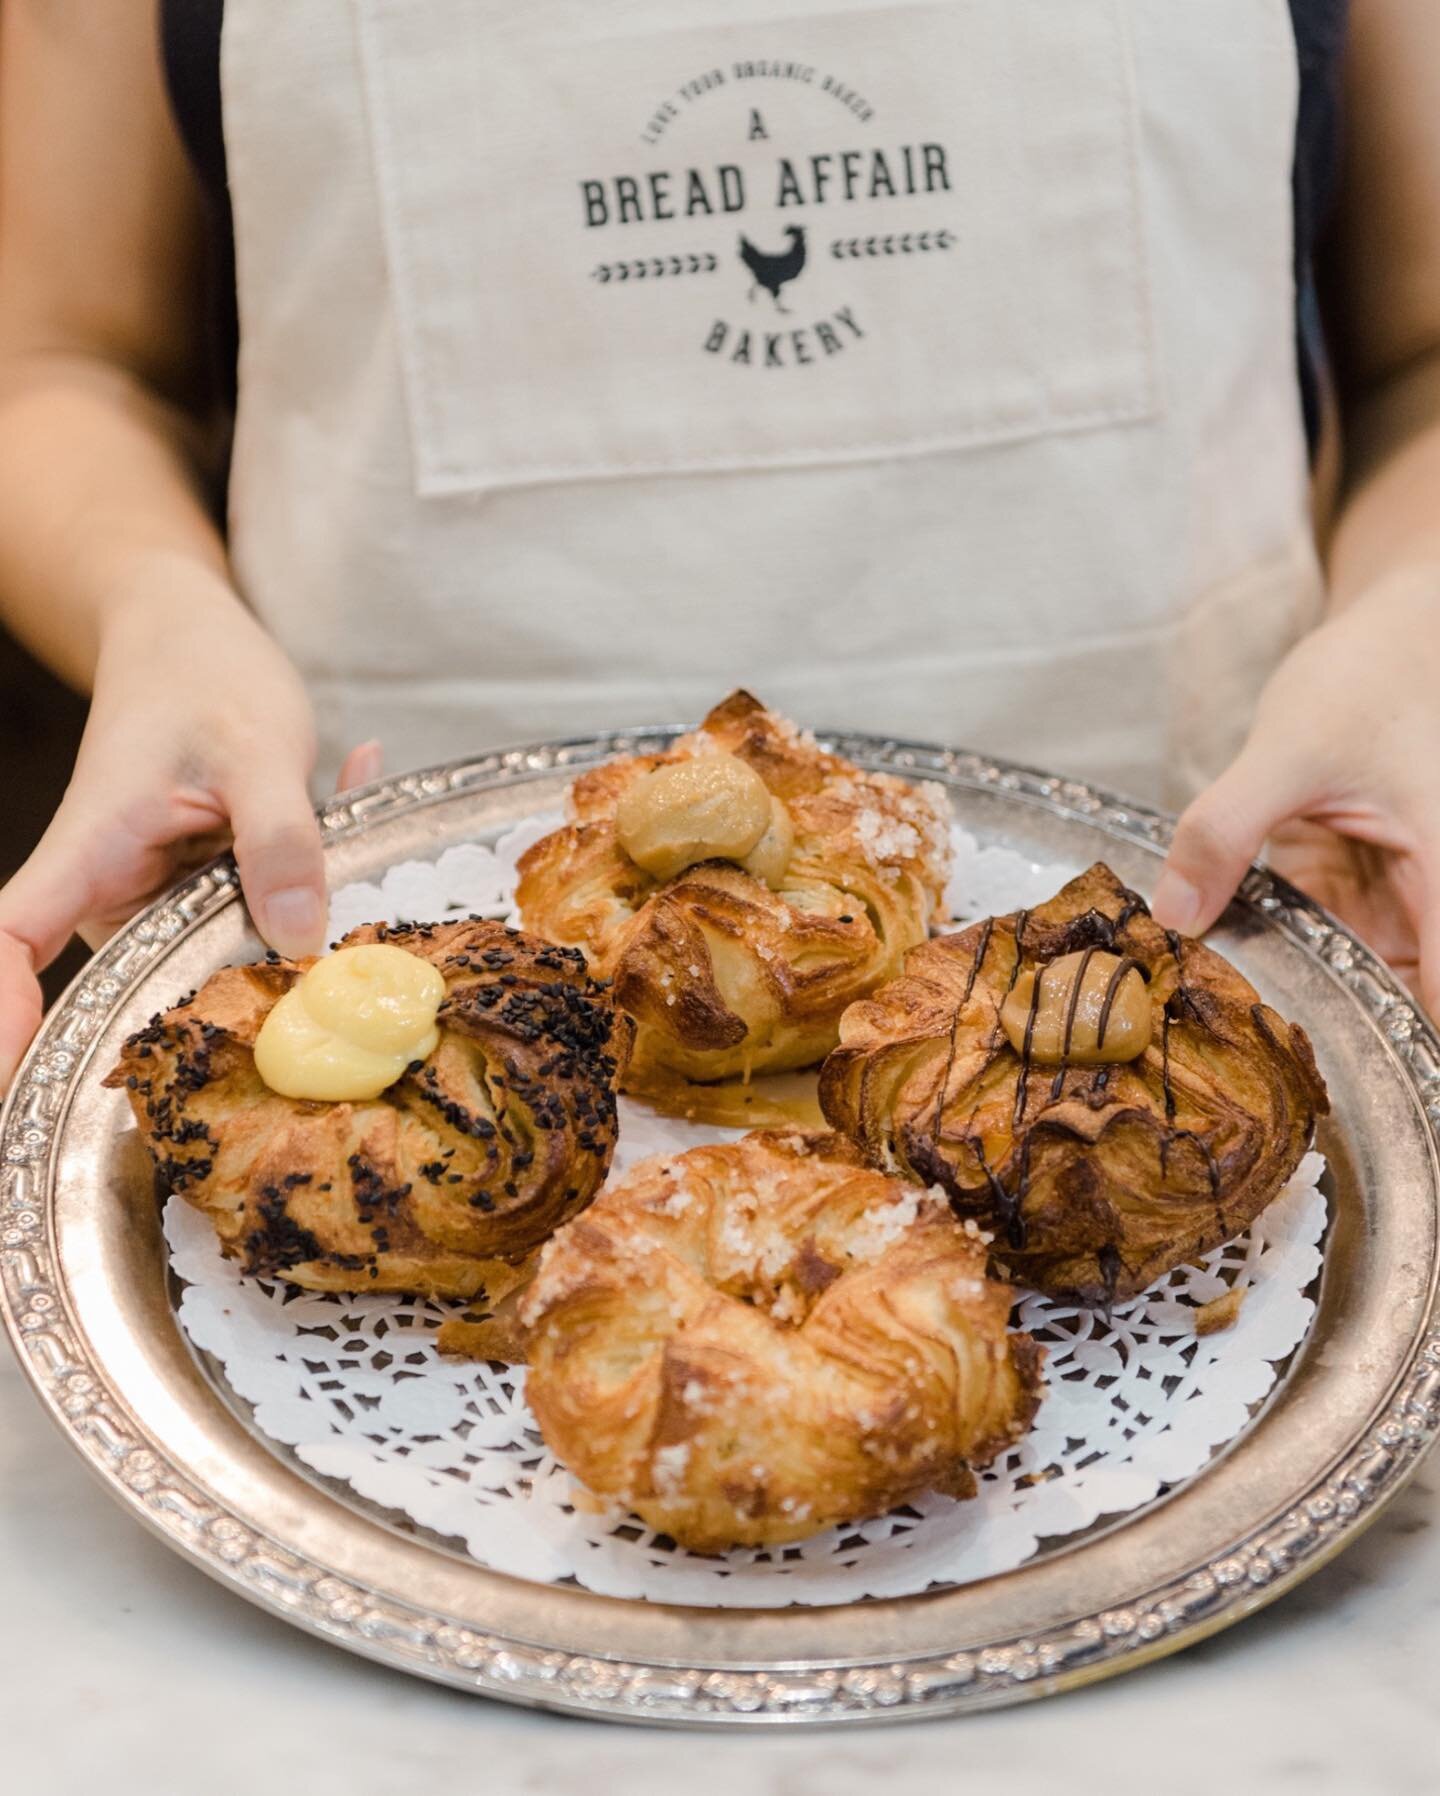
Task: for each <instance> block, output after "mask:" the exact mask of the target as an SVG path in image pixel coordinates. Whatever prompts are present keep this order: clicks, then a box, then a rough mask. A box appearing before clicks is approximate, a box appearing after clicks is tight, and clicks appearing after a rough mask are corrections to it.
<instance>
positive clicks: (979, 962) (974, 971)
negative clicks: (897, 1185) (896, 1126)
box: [930, 917, 995, 1142]
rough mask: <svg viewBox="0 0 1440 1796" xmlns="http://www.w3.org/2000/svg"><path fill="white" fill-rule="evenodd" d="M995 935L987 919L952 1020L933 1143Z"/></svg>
mask: <svg viewBox="0 0 1440 1796" xmlns="http://www.w3.org/2000/svg"><path fill="white" fill-rule="evenodd" d="M994 933H995V919H994V917H986V919H985V926H984V928H983V929H982V930H981V931H980V940H979V942H978V943H977V944H976V947H975V954H974V958H973V959H972V960H971V962H970V972H969V975H968V977H967V978H966V980H965V991H964V995H963V996H962V997H961V999H960V1002H959V1003H958V1004H957V1005H956V1006H955V1014H954V1016H953V1017H951V1019H950V1050H949V1052H948V1053H947V1054H946V1056H945V1071H944V1073H943V1074H942V1075H941V1079H940V1089H939V1090H938V1091H937V1092H936V1093H935V1116H934V1121H933V1125H932V1127H931V1130H930V1139H931V1141H932V1142H938V1141H939V1139H940V1126H941V1123H942V1121H943V1119H944V1115H945V1093H946V1091H947V1090H948V1089H949V1085H950V1075H951V1073H952V1072H953V1071H954V1070H955V1049H956V1044H957V1043H958V1041H959V1038H960V1019H961V1017H962V1016H963V1015H964V1013H965V1006H966V1005H967V1004H968V1003H969V1002H970V994H971V993H972V992H973V991H974V990H975V981H976V979H977V978H978V977H979V974H980V969H981V967H982V966H984V964H985V956H986V955H987V954H988V953H989V952H990V937H991V936H992V935H993V934H994Z"/></svg>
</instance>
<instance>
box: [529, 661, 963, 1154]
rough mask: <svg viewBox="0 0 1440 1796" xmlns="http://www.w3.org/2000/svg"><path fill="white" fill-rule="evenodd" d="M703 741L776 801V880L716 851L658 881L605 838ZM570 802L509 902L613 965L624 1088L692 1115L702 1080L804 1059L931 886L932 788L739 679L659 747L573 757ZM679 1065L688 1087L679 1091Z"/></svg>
mask: <svg viewBox="0 0 1440 1796" xmlns="http://www.w3.org/2000/svg"><path fill="white" fill-rule="evenodd" d="M717 750H719V751H723V752H726V753H729V754H733V755H736V756H737V757H739V758H740V759H741V760H743V761H745V762H746V763H748V765H749V766H750V767H752V768H753V769H754V770H755V772H757V773H758V774H759V775H760V777H761V778H762V779H763V780H764V781H765V784H766V786H767V787H768V788H769V789H770V791H771V792H772V793H774V794H776V795H778V796H779V797H781V798H782V799H784V801H785V803H786V805H787V806H788V808H789V812H790V816H791V819H792V821H793V823H794V827H795V837H796V841H795V850H794V854H793V856H792V859H791V863H790V870H789V873H788V874H787V876H786V878H785V880H784V883H783V885H782V887H781V889H780V890H778V891H772V890H771V889H770V888H769V887H768V886H766V885H765V884H764V883H763V882H762V881H760V880H758V879H755V878H754V877H752V876H751V875H750V874H749V873H747V872H745V871H744V870H743V869H742V868H740V867H739V866H737V865H734V864H733V863H730V862H727V861H719V860H716V861H706V862H704V863H702V864H700V865H698V866H693V867H689V868H687V869H686V870H685V871H684V872H683V873H680V874H678V875H677V876H675V877H674V878H672V879H669V880H657V879H654V878H652V877H651V876H650V875H649V874H647V873H645V872H643V871H642V870H641V869H640V868H639V867H637V866H636V865H635V864H634V862H633V861H631V860H630V859H629V857H628V856H627V855H626V854H625V852H624V850H623V849H622V848H621V847H620V845H619V842H618V841H617V839H616V832H615V823H614V817H615V807H616V805H617V803H618V802H619V799H620V796H621V794H622V793H623V792H624V791H625V789H626V787H627V786H628V785H629V784H630V783H631V782H632V781H633V780H635V779H637V778H638V777H639V776H640V775H642V774H644V773H647V772H649V771H650V770H651V769H652V768H655V767H658V766H661V765H668V764H672V763H674V762H677V761H680V760H684V759H686V758H688V757H691V756H696V755H701V754H706V753H714V752H716V751H717ZM570 803H571V809H572V813H573V818H574V821H573V822H571V823H570V824H567V825H566V826H565V827H564V828H562V829H559V830H556V831H555V832H554V833H553V834H552V835H549V836H547V837H545V839H544V840H543V841H540V842H537V843H536V844H535V845H534V847H533V848H531V849H530V850H529V851H528V852H527V853H526V854H525V855H524V856H523V857H522V859H521V862H520V882H519V887H518V897H519V902H520V907H521V913H522V915H523V917H524V920H525V925H526V927H527V928H530V929H534V930H536V931H537V932H538V933H539V934H541V935H544V936H546V937H547V938H548V939H550V940H551V941H556V942H564V943H566V944H568V945H571V946H574V947H578V948H580V949H582V950H583V951H584V953H585V955H586V957H587V959H588V960H589V962H590V965H591V968H592V970H593V971H594V972H595V973H596V974H597V975H598V976H602V977H608V978H612V979H613V980H614V982H615V991H616V996H617V998H618V1000H619V1002H620V1003H621V1004H622V1005H623V1006H624V1007H625V1009H626V1010H627V1011H629V1012H630V1014H631V1015H632V1016H633V1017H634V1018H635V1019H636V1021H637V1023H638V1025H639V1031H638V1035H637V1039H636V1047H635V1054H634V1057H633V1059H632V1061H631V1066H630V1072H629V1076H628V1079H627V1089H629V1090H633V1091H636V1092H638V1093H641V1094H643V1095H645V1096H647V1097H650V1098H651V1099H652V1101H654V1102H656V1103H657V1104H659V1105H661V1106H662V1107H664V1108H679V1109H681V1110H682V1111H683V1112H686V1113H689V1114H692V1115H697V1116H705V1115H707V1114H708V1112H707V1108H706V1103H705V1093H704V1091H703V1085H704V1084H705V1083H706V1082H710V1081H734V1080H737V1079H748V1078H749V1077H750V1076H751V1075H754V1074H764V1073H770V1072H786V1071H791V1070H793V1069H795V1068H799V1067H806V1066H813V1065H815V1064H817V1063H818V1062H819V1061H820V1060H821V1059H823V1057H824V1056H825V1054H826V1053H827V1052H828V1051H829V1050H830V1049H831V1048H832V1047H833V1046H834V1045H835V1042H836V1039H837V1030H838V1026H839V1019H840V1015H841V1013H842V1011H843V1010H844V1009H845V1007H846V1005H848V1004H850V1003H851V1002H853V1000H854V999H855V998H857V997H859V996H860V995H861V994H863V993H864V992H867V991H870V990H872V989H873V988H874V987H875V986H876V985H878V984H880V983H882V982H883V981H884V980H885V979H887V978H890V977H893V976H894V975H895V974H896V973H898V972H899V970H900V966H901V962H902V959H903V956H904V954H905V951H906V949H908V948H911V947H913V946H914V945H915V944H916V943H917V942H921V941H923V940H924V939H925V936H926V933H927V931H928V928H929V924H930V919H931V917H932V916H933V915H934V914H935V912H936V910H937V909H938V907H939V904H940V901H941V891H942V887H943V883H944V878H945V870H946V863H947V859H948V853H949V836H948V809H947V807H946V802H945V798H944V794H943V793H941V792H939V789H938V788H935V789H934V790H933V791H932V790H928V789H926V788H923V787H921V788H917V787H914V786H911V785H909V784H907V783H906V782H905V781H903V780H899V779H895V778H893V777H891V776H889V775H885V774H871V773H862V772H861V771H860V770H859V769H857V768H855V767H854V766H852V765H851V764H850V763H849V762H847V761H844V760H842V759H841V758H840V757H839V756H836V755H831V754H826V753H825V752H824V751H823V750H822V749H820V748H818V747H817V746H816V745H815V744H814V743H813V742H812V741H809V740H807V739H805V738H804V737H802V736H801V735H800V734H799V733H798V732H797V731H796V730H795V729H794V727H793V725H791V724H788V723H786V722H785V720H784V719H782V718H779V717H776V716H775V715H773V714H772V713H771V712H769V711H767V710H766V709H765V708H764V706H763V705H761V704H760V703H759V702H758V700H756V699H754V698H752V697H751V696H750V695H749V694H748V693H744V692H737V693H733V694H732V695H731V696H730V697H729V698H728V699H726V700H725V701H724V703H723V704H720V705H718V706H716V708H715V709H714V710H713V711H712V712H711V713H710V715H709V716H708V717H707V718H706V719H705V722H704V723H703V724H702V725H701V727H700V729H699V730H698V731H696V732H694V733H693V734H692V735H689V736H685V737H682V738H681V739H680V740H679V741H677V742H676V743H675V745H674V747H673V748H671V749H670V750H669V751H668V752H667V753H665V754H663V755H637V756H631V757H628V758H626V759H624V760H619V761H611V762H607V763H606V764H605V765H604V766H602V767H596V768H593V769H591V770H590V771H589V772H587V773H585V774H582V775H581V776H580V778H579V779H577V780H576V782H575V784H574V786H573V788H572V790H571V794H570ZM677 1077H678V1078H680V1079H682V1080H685V1081H687V1082H690V1083H691V1085H692V1086H694V1085H697V1084H698V1085H700V1086H701V1087H702V1089H700V1090H692V1091H691V1093H690V1094H689V1095H688V1097H687V1098H686V1100H685V1101H683V1102H681V1103H679V1104H678V1105H677V1104H676V1099H675V1094H674V1089H673V1088H674V1082H675V1079H676V1078H677ZM728 1113H729V1112H728V1111H727V1114H728ZM717 1118H718V1111H717ZM756 1120H761V1119H759V1118H757V1119H756ZM777 1120H778V1119H777Z"/></svg>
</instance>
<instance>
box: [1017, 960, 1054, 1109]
mask: <svg viewBox="0 0 1440 1796" xmlns="http://www.w3.org/2000/svg"><path fill="white" fill-rule="evenodd" d="M1015 964H1016V967H1017V969H1018V967H1019V964H1020V963H1019V961H1018V960H1017V961H1016V963H1015ZM1045 971H1046V969H1045V968H1044V967H1038V968H1037V969H1036V972H1035V983H1034V984H1033V985H1032V986H1031V988H1030V1009H1029V1011H1028V1013H1027V1014H1026V1017H1025V1038H1024V1040H1023V1041H1022V1042H1021V1044H1020V1077H1019V1078H1018V1079H1017V1080H1016V1081H1015V1116H1014V1124H1015V1127H1016V1128H1019V1126H1020V1119H1021V1118H1022V1117H1023V1116H1024V1114H1025V1101H1026V1099H1027V1098H1028V1097H1029V1095H1030V1058H1031V1054H1032V1052H1033V1050H1034V1046H1035V1019H1036V1018H1037V1017H1038V1016H1039V1014H1040V989H1041V987H1042V986H1043V985H1044V983H1045ZM1011 989H1012V990H1013V989H1014V981H1013V980H1012V981H1011Z"/></svg>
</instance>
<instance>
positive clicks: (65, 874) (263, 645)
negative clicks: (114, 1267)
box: [0, 565, 379, 1091]
mask: <svg viewBox="0 0 1440 1796" xmlns="http://www.w3.org/2000/svg"><path fill="white" fill-rule="evenodd" d="M314 757H315V742H314V729H313V725H312V721H311V715H310V705H309V701H308V700H307V698H306V696H305V692H304V688H303V687H302V685H301V683H300V679H299V676H298V675H297V674H296V672H295V670H294V668H292V667H291V665H290V663H289V662H288V661H287V660H286V658H285V656H284V655H283V654H282V653H281V651H280V650H279V648H278V647H277V646H276V645H275V643H274V642H273V641H272V640H271V639H270V637H269V636H267V635H266V634H265V632H264V631H263V630H262V629H261V628H260V626H259V625H258V624H257V623H256V622H255V620H254V619H253V618H252V617H251V616H250V614H249V613H248V612H247V611H246V610H245V609H244V608H243V607H242V606H241V604H240V603H239V601H238V600H237V599H236V598H235V597H234V595H233V594H232V593H231V592H230V591H229V590H228V588H226V587H225V585H224V583H223V582H222V581H221V580H220V579H219V578H218V577H217V576H214V575H212V574H210V573H209V572H208V570H204V569H197V568H196V567H194V566H193V565H182V566H180V567H178V569H177V568H165V569H163V570H159V571H158V573H157V574H156V575H155V577H153V578H152V579H151V580H150V581H149V582H147V590H146V592H145V593H144V595H143V596H139V597H136V598H132V599H129V600H127V601H125V602H123V603H121V604H119V605H117V606H116V607H115V608H114V609H113V611H112V612H111V613H110V614H109V615H108V617H107V622H106V626H105V633H104V636H103V640H102V642H101V646H100V656H99V662H98V665H97V668H96V676H95V696H94V700H93V702H92V705H91V709H90V716H89V720H88V722H87V724H86V728H85V735H84V738H83V740H82V742H81V745H80V753H79V756H78V758H77V760H76V764H75V771H74V775H73V777H72V778H71V781H70V785H69V788H68V790H67V791H66V794H65V797H64V800H63V802H62V804H61V806H60V809H59V810H58V812H57V813H56V815H55V818H54V820H53V821H52V823H51V825H50V827H49V829H47V830H46V832H45V835H44V837H43V838H42V839H41V842H40V844H39V846H38V847H37V848H36V850H35V852H34V854H33V855H31V857H30V859H29V860H28V861H27V862H26V863H25V865H24V866H23V867H22V868H21V869H20V871H19V872H18V873H17V874H16V875H15V877H14V878H13V879H12V880H11V881H10V883H9V885H7V886H6V887H5V888H4V890H3V891H0V1091H3V1090H4V1088H5V1087H6V1085H8V1083H9V1081H10V1079H11V1077H12V1076H13V1074H14V1071H15V1067H16V1065H17V1064H18V1062H19V1059H20V1056H21V1055H22V1053H23V1052H24V1050H25V1047H26V1046H27V1044H28V1043H29V1041H30V1038H31V1036H32V1035H33V1034H34V1033H35V1029H36V1027H37V1025H38V1024H39V1021H40V1016H41V1011H42V1003H41V995H40V982H39V977H38V975H39V974H40V973H41V972H42V971H43V970H44V968H45V967H46V966H48V965H49V963H50V962H51V961H52V960H53V959H54V958H55V957H56V955H58V954H59V953H60V951H61V949H62V948H63V947H64V946H65V944H66V943H67V942H68V941H69V940H70V937H71V936H72V935H73V934H74V933H75V932H76V931H77V930H78V931H79V932H80V934H81V935H83V936H84V937H85V939H86V940H87V941H88V942H89V943H90V944H91V945H92V946H94V945H96V944H98V943H99V942H100V941H102V940H103V939H104V938H105V937H106V936H107V935H109V934H110V933H111V932H112V931H113V930H115V929H116V928H118V927H119V925H120V924H121V923H123V922H125V921H126V920H127V918H129V917H131V916H133V915H134V913H135V912H136V911H137V910H139V909H140V908H141V907H142V906H143V905H144V904H145V903H146V902H147V901H148V900H149V899H151V898H153V897H154V896H155V895H156V894H157V893H159V892H161V891H163V890H164V888H165V887H166V886H167V885H169V884H170V883H171V881H172V880H174V879H175V878H176V877H177V875H179V874H180V873H181V872H183V871H184V870H185V869H186V868H187V867H191V866H196V865H199V864H200V863H202V862H203V861H205V860H207V859H209V858H210V856H212V855H214V854H216V853H218V852H219V851H220V850H221V849H222V848H224V847H225V846H226V845H227V843H228V842H229V841H230V840H231V839H232V838H233V841H234V846H235V856H236V859H237V861H238V863H239V868H240V879H241V884H242V886H243V888H244V892H245V897H246V899H247V901H248V903H249V906H250V911H251V914H252V916H253V917H254V919H255V922H256V926H257V927H258V928H259V930H260V933H261V935H263V936H264V938H265V939H266V941H267V942H269V943H270V944H271V946H273V947H275V948H277V949H279V951H280V952H281V953H283V954H291V955H294V954H307V953H314V952H315V951H316V950H318V949H319V948H321V947H322V946H323V945H324V930H325V913H326V905H325V878H324V870H323V866H322V860H321V849H320V832H319V828H318V825H317V824H316V821H315V814H314V810H313V809H312V806H311V803H310V797H309V794H308V791H307V786H306V782H307V780H308V779H309V776H310V771H311V768H312V765H313V762H314ZM378 771H379V750H378V745H376V744H373V743H368V744H366V745H365V747H364V748H361V749H357V750H356V751H355V752H354V753H353V754H352V755H351V756H350V758H349V759H348V760H347V762H346V764H345V769H344V771H343V772H342V775H341V783H342V784H352V783H358V782H360V781H363V780H365V779H370V778H373V777H375V775H376V774H377V773H378Z"/></svg>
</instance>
